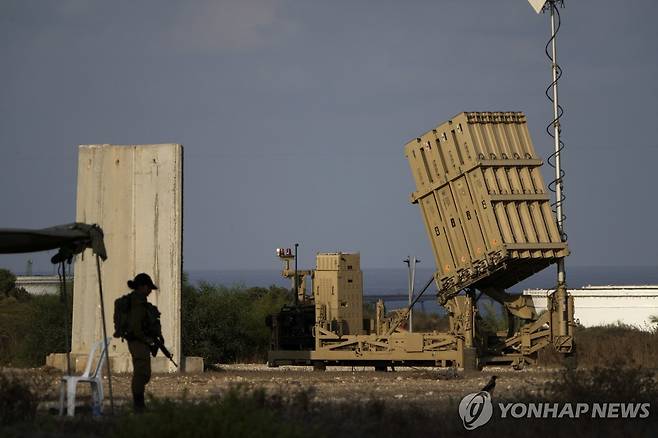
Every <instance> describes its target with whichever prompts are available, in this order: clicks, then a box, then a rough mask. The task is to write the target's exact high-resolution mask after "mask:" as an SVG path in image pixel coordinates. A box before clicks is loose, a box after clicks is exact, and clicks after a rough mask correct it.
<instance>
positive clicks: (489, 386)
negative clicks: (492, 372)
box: [482, 376, 498, 394]
mask: <svg viewBox="0 0 658 438" xmlns="http://www.w3.org/2000/svg"><path fill="white" fill-rule="evenodd" d="M497 378H498V376H491V379H489V383H487V384H486V385H484V388H482V391H487V392H488V393H489V394H493V391H494V388H495V387H496V379H497Z"/></svg>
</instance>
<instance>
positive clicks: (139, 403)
mask: <svg viewBox="0 0 658 438" xmlns="http://www.w3.org/2000/svg"><path fill="white" fill-rule="evenodd" d="M133 410H134V411H135V413H136V414H141V413H142V412H144V411H145V410H146V404H145V403H144V393H142V394H133Z"/></svg>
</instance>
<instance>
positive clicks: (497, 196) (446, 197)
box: [405, 112, 568, 288]
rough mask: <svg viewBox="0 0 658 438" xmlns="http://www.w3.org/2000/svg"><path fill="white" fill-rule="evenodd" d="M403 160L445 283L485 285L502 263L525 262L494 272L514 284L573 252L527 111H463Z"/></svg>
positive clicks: (408, 148) (415, 143)
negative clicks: (563, 236) (560, 223)
mask: <svg viewBox="0 0 658 438" xmlns="http://www.w3.org/2000/svg"><path fill="white" fill-rule="evenodd" d="M405 155H406V156H407V159H408V160H409V165H410V168H411V172H412V175H413V177H414V181H415V182H416V191H415V192H414V193H412V195H411V200H412V202H414V203H418V204H419V206H420V208H421V211H422V216H423V220H424V222H425V227H426V231H427V233H428V236H429V238H430V242H431V244H432V250H433V251H434V255H435V261H436V263H437V267H438V271H437V280H438V281H439V282H440V283H442V284H446V285H448V286H449V287H451V288H457V287H465V286H468V285H469V284H472V283H474V282H478V284H480V283H482V282H483V281H484V282H486V277H487V275H486V271H487V270H489V271H490V272H494V271H498V270H499V268H500V267H501V266H502V263H503V262H505V260H527V261H524V262H523V263H522V264H519V265H518V266H516V265H514V263H511V264H510V263H508V264H507V265H505V269H506V270H507V271H509V275H508V276H507V277H505V274H504V273H503V274H501V273H500V272H498V273H497V274H496V278H497V279H500V278H501V276H502V277H504V282H507V283H509V281H511V280H510V279H512V278H516V279H517V280H521V279H522V278H525V277H527V276H528V275H531V274H532V273H533V272H536V271H537V270H540V269H543V268H544V267H546V266H547V265H548V264H550V263H552V262H554V261H555V260H556V259H557V258H559V257H565V256H566V255H567V254H568V249H567V246H566V243H564V242H562V241H561V238H560V235H559V232H558V230H557V224H556V221H555V218H554V215H553V213H552V211H551V207H550V198H549V195H548V192H547V190H546V187H545V185H544V181H543V179H542V177H541V173H540V171H539V167H540V166H541V164H542V162H541V161H540V160H538V158H537V155H536V153H535V150H534V147H533V145H532V141H531V140H530V134H529V132H528V128H527V123H526V118H525V115H524V114H523V113H518V112H493V113H476V112H468V113H466V112H465V113H460V114H458V115H457V116H455V117H453V118H452V119H451V120H449V121H447V122H445V123H442V124H440V125H438V126H437V127H436V128H434V129H432V130H430V131H428V132H426V133H424V134H423V135H422V136H421V137H419V138H417V139H414V140H412V141H410V142H408V143H407V144H406V145H405ZM532 260H537V261H536V262H533V261H532ZM528 263H529V264H528ZM515 271H518V272H515ZM469 282H470V283H469Z"/></svg>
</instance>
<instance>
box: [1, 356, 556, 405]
mask: <svg viewBox="0 0 658 438" xmlns="http://www.w3.org/2000/svg"><path fill="white" fill-rule="evenodd" d="M3 371H10V372H14V373H19V374H26V376H25V377H26V378H29V379H32V380H33V381H35V382H37V383H36V384H37V385H38V387H39V393H41V394H42V398H41V399H42V402H41V403H40V407H39V408H40V410H42V409H53V408H55V407H56V406H57V400H58V395H59V392H58V388H59V377H60V375H61V372H60V371H57V370H54V369H52V368H45V367H44V368H37V369H30V370H7V369H5V370H3ZM557 372H558V371H557V370H550V369H542V368H531V369H526V370H522V371H514V370H512V369H510V368H502V367H501V368H493V367H489V368H485V369H484V370H483V371H482V372H478V373H471V374H464V373H463V372H460V371H455V370H453V369H445V368H443V369H442V368H409V367H396V369H395V371H394V372H391V371H389V372H376V371H374V370H373V369H372V368H371V367H365V368H364V367H354V368H352V367H329V368H328V369H327V371H313V368H312V367H290V366H281V367H279V368H268V367H267V366H266V365H260V364H235V365H220V366H218V367H217V370H216V371H208V372H204V373H200V374H165V375H163V374H160V375H153V377H152V379H151V382H150V383H149V385H148V386H147V396H148V395H150V396H152V397H155V398H159V399H160V398H170V399H181V398H183V397H185V398H187V399H203V398H207V397H212V396H219V395H222V394H223V393H224V392H226V391H227V390H228V389H229V388H231V387H235V386H241V387H243V388H246V389H253V388H264V389H265V390H267V391H268V392H270V391H271V392H272V393H275V392H276V393H283V394H286V393H294V392H298V391H301V390H309V391H311V395H312V400H313V401H323V402H328V401H334V402H341V401H356V400H359V401H366V400H369V399H380V400H385V401H391V402H394V403H395V402H402V403H404V402H413V403H414V404H420V405H425V404H427V405H428V406H431V405H434V404H435V403H436V402H439V401H447V400H450V399H452V400H455V401H459V400H461V398H462V397H463V396H464V395H466V394H469V393H471V392H476V391H478V390H480V389H482V387H484V386H485V385H486V384H487V382H488V381H489V379H490V378H491V376H493V375H496V376H498V377H497V383H496V388H495V394H496V395H498V396H501V397H502V398H506V396H513V394H518V393H519V392H520V391H524V392H528V393H530V394H533V393H534V392H535V391H536V390H537V389H538V388H540V387H541V386H543V384H544V383H546V382H547V381H549V380H552V379H554V378H555V376H556V373H557ZM105 379H106V380H105V383H104V385H103V386H104V388H105V393H106V403H109V398H108V396H109V388H108V385H107V378H105ZM130 379H131V375H130V374H117V375H113V377H112V390H113V394H114V399H115V403H116V405H118V406H121V405H123V404H125V403H127V402H129V401H130V398H131V397H130ZM78 394H79V395H78V399H79V401H80V402H83V403H84V401H85V400H86V399H88V397H89V389H88V386H86V385H80V387H79V389H78Z"/></svg>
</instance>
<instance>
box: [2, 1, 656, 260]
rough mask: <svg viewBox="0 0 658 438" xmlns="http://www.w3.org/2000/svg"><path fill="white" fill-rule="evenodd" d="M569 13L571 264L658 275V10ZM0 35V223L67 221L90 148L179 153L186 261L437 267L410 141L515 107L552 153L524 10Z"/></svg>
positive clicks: (5, 31) (531, 21)
mask: <svg viewBox="0 0 658 438" xmlns="http://www.w3.org/2000/svg"><path fill="white" fill-rule="evenodd" d="M561 12H562V16H563V27H562V30H561V33H560V36H559V44H560V46H559V50H560V51H559V61H560V64H561V65H562V67H563V69H564V77H563V79H562V81H561V82H560V95H561V101H562V104H563V106H564V108H565V111H566V113H565V116H564V119H563V120H564V122H563V135H564V140H565V143H566V148H567V149H566V150H565V153H564V156H563V157H564V163H565V169H566V172H567V175H566V179H565V192H566V195H567V201H566V206H565V207H566V213H567V216H568V218H567V222H566V230H567V232H568V235H569V243H570V246H571V249H572V255H571V256H570V258H569V259H568V261H567V263H568V264H573V265H658V234H657V233H656V232H655V231H654V228H655V225H654V223H655V222H656V218H657V217H658V206H657V205H656V202H654V198H655V195H654V193H655V186H656V183H655V180H656V176H655V174H656V172H655V170H654V168H655V163H657V162H658V140H657V139H658V128H657V126H658V123H656V119H657V117H656V116H657V115H658V114H657V113H658V111H657V110H656V102H657V101H658V99H657V98H658V86H657V85H656V80H655V79H656V77H658V60H657V56H656V53H658V50H656V46H657V42H658V30H657V29H658V28H657V27H656V26H655V23H654V17H655V16H656V13H657V12H658V5H657V4H656V2H653V1H648V0H634V1H632V2H625V3H619V2H612V1H600V2H596V7H593V4H592V3H591V2H570V1H567V2H566V8H565V9H563V10H562V11H561ZM0 28H1V29H2V38H0V56H1V58H2V60H3V63H2V70H1V71H0V116H1V117H0V148H1V149H0V150H2V159H1V160H0V187H1V188H0V193H2V200H3V203H2V204H3V207H2V216H1V219H0V227H45V226H49V225H54V224H59V223H67V222H71V221H73V220H74V218H75V187H76V166H77V162H76V160H77V145H79V144H90V143H93V144H97V143H116V144H140V143H159V142H176V143H182V144H183V145H184V146H185V169H184V171H185V194H184V196H185V211H184V215H185V231H184V236H185V237H184V264H185V269H186V270H194V269H240V268H253V269H268V268H272V269H276V268H278V261H277V260H276V259H275V258H274V249H275V248H276V247H277V246H287V245H290V244H292V243H293V242H295V241H298V242H299V243H300V244H301V247H300V252H301V255H302V259H303V264H304V265H310V264H311V263H312V261H313V255H314V254H315V252H317V251H333V250H343V251H349V250H354V251H360V252H361V258H362V265H363V266H365V267H400V265H401V259H402V258H404V257H406V255H407V254H412V255H413V254H416V255H417V256H419V257H420V258H421V259H424V260H428V261H429V260H431V259H432V256H431V250H430V246H429V243H428V241H427V238H426V236H425V231H424V227H423V224H422V220H421V217H420V213H419V210H418V207H417V206H415V205H411V204H410V203H409V193H410V192H411V191H413V190H414V187H413V181H412V178H411V174H410V171H409V169H408V166H407V163H406V161H405V159H404V154H403V145H404V143H405V142H406V141H408V140H409V139H411V138H414V137H415V136H417V135H418V134H420V133H423V132H425V131H426V130H428V129H430V128H431V127H433V126H435V125H436V124H437V123H439V122H442V121H444V120H446V119H448V118H450V117H451V116H453V115H455V114H457V113H459V112H461V111H464V110H467V111H491V110H493V111H496V110H513V111H524V112H525V113H526V114H527V115H528V119H529V127H530V131H531V134H532V137H533V140H534V143H535V148H536V149H537V150H538V152H539V153H540V155H542V156H544V157H547V156H548V155H549V154H550V152H551V148H552V144H551V141H550V139H549V138H548V137H547V136H546V134H545V133H544V126H545V125H546V124H547V123H548V122H549V121H550V117H551V107H550V104H549V102H548V101H547V100H546V98H545V97H544V94H543V93H544V89H545V87H546V86H547V85H548V83H549V79H550V70H549V65H548V60H547V59H546V58H545V55H544V53H543V50H544V45H545V43H546V41H547V39H548V34H549V28H548V17H547V16H545V15H536V14H535V13H534V11H533V10H532V9H531V7H530V6H529V5H528V4H527V2H525V1H522V0H501V1H496V2H491V1H483V0H482V1H469V2H464V1H457V0H454V1H452V0H445V1H413V0H411V1H406V2H400V1H376V2H375V1H358V0H352V1H331V2H329V1H287V0H272V1H265V0H241V1H206V0H204V1H187V2H173V1H172V2H167V1H112V2H106V1H82V0H59V1H57V2H50V1H29V0H21V1H13V0H5V1H3V2H2V3H0ZM544 175H545V177H546V179H547V180H548V179H549V178H548V177H549V169H544ZM30 257H32V258H34V260H35V269H36V270H45V271H48V270H50V269H51V268H50V267H49V263H48V262H47V258H48V256H47V255H35V256H30ZM27 258H28V256H26V255H20V256H2V260H1V261H0V265H1V266H6V267H9V268H11V269H15V270H18V271H21V270H23V269H24V266H25V261H26V260H27Z"/></svg>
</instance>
